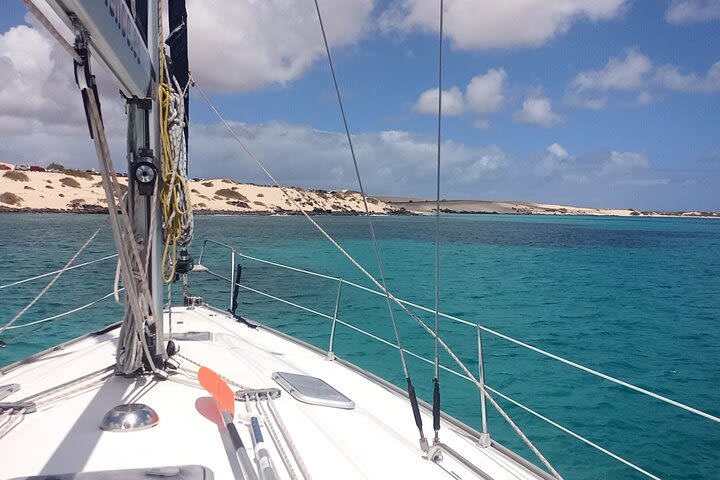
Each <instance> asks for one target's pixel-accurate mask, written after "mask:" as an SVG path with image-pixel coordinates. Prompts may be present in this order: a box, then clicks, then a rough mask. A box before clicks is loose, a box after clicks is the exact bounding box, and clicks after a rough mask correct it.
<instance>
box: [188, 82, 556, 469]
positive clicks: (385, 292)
mask: <svg viewBox="0 0 720 480" xmlns="http://www.w3.org/2000/svg"><path fill="white" fill-rule="evenodd" d="M191 82H192V85H193V86H194V87H195V88H196V89H197V90H198V92H199V93H200V96H201V97H202V98H203V100H205V102H206V103H207V104H208V106H209V107H210V109H211V110H212V111H213V112H214V113H215V115H216V116H217V117H218V120H220V123H222V124H223V126H224V127H225V128H226V129H227V131H228V133H229V134H230V136H232V137H233V139H234V140H235V141H236V142H237V143H238V145H240V148H242V149H243V151H244V152H245V153H246V154H247V155H248V157H250V159H251V160H253V161H254V162H255V164H256V165H257V166H258V167H259V168H260V169H261V170H262V171H263V172H264V173H265V175H267V177H268V178H269V179H270V180H271V181H272V182H273V184H274V185H275V186H276V187H278V188H279V189H280V191H281V192H282V193H283V195H285V197H286V198H287V199H288V201H289V202H290V204H291V205H292V206H293V207H295V209H297V211H298V212H300V213H301V214H302V215H303V216H304V217H305V218H306V219H307V220H308V221H309V222H310V223H311V224H312V226H313V227H315V228H316V229H317V230H318V231H319V232H320V233H321V234H322V236H323V237H325V238H326V239H327V241H329V242H330V243H331V244H332V245H333V246H334V247H335V248H337V249H338V251H339V252H340V253H341V254H342V255H343V256H344V257H345V258H347V259H348V261H350V263H352V264H353V265H354V266H355V267H356V268H357V269H358V270H360V272H361V273H362V274H363V275H365V276H366V277H367V278H368V280H370V281H371V282H372V283H373V284H374V285H375V286H376V287H377V288H379V289H380V290H381V292H382V294H383V295H389V296H390V299H391V300H392V301H393V302H395V304H397V305H398V306H399V307H400V308H401V309H402V310H403V311H404V312H405V313H407V314H408V315H409V316H410V317H411V318H412V319H413V320H415V322H416V323H417V324H418V325H420V327H422V328H423V330H425V331H426V332H428V333H429V334H430V335H432V336H434V332H433V330H432V328H430V327H429V326H428V325H427V324H426V323H425V322H423V321H422V320H421V319H420V317H418V316H417V315H416V314H415V313H413V312H412V311H411V310H410V309H409V308H408V307H407V306H406V305H405V303H404V302H403V301H401V300H400V299H398V298H397V297H395V296H394V295H393V294H392V293H391V292H389V291H388V290H386V289H384V288H383V286H382V285H381V284H380V282H378V281H377V280H376V279H375V277H373V276H372V274H371V273H370V272H368V271H367V270H366V269H365V267H363V266H362V265H361V264H360V263H359V262H358V261H357V260H355V258H354V257H353V256H352V255H350V254H349V253H348V252H347V250H345V249H344V248H343V247H342V246H341V245H340V244H339V243H337V241H336V240H335V239H334V238H333V237H332V236H330V234H329V233H327V232H326V231H325V229H324V228H322V227H321V226H320V225H319V224H318V223H317V222H316V221H315V220H313V218H312V217H311V216H310V215H309V214H308V213H307V212H306V211H305V210H304V209H303V208H301V207H300V205H299V204H298V203H297V202H296V201H295V199H294V198H293V197H292V195H290V194H289V193H288V191H287V189H286V188H285V187H283V186H282V185H281V184H280V183H279V182H278V181H277V179H276V178H275V177H274V176H273V174H272V173H270V171H269V170H268V169H267V168H266V167H265V165H264V164H263V163H262V162H261V161H260V160H259V159H258V158H257V157H256V156H255V154H254V153H252V151H251V150H250V149H249V148H248V147H247V145H245V142H243V140H242V139H241V138H240V136H239V135H238V134H237V133H236V132H235V130H233V128H232V126H231V125H230V124H229V123H228V121H227V120H225V117H223V116H222V114H220V111H219V110H218V109H217V107H216V106H215V104H214V103H213V102H212V100H211V99H210V97H208V95H207V94H206V93H205V91H204V90H203V89H202V88H201V87H200V86H199V85H198V84H197V81H196V80H195V79H193V78H192V76H191ZM363 288H364V287H363ZM483 328H484V329H486V328H485V327H483ZM486 330H487V329H486ZM437 341H438V343H439V344H440V346H441V347H443V349H444V350H445V351H446V352H447V353H448V355H450V358H452V360H453V361H454V362H455V363H457V365H458V366H459V367H460V369H461V370H462V371H463V372H464V373H465V375H467V377H468V378H469V379H470V381H471V382H472V383H473V384H475V386H476V387H477V388H478V389H479V390H480V391H482V389H481V385H480V382H479V381H478V380H477V379H476V378H475V375H473V374H472V373H471V372H470V370H468V369H467V367H466V366H465V364H464V363H463V362H462V360H460V358H459V357H458V356H457V355H456V354H455V352H453V350H452V349H451V348H450V346H449V345H448V344H447V343H445V341H444V340H443V339H442V337H440V336H438V337H437ZM413 413H415V411H413ZM419 415H420V413H419V409H418V416H419ZM522 439H523V441H524V442H525V443H526V444H528V445H532V442H531V441H530V439H529V438H527V437H526V436H523V437H522ZM533 448H534V447H533ZM541 461H543V464H544V465H545V466H546V467H548V468H549V469H550V468H552V466H550V465H549V462H547V460H545V459H544V457H543V458H542V459H541Z"/></svg>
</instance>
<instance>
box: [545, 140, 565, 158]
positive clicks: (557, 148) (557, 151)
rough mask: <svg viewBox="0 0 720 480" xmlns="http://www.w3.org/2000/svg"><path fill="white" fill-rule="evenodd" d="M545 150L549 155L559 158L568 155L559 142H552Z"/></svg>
mask: <svg viewBox="0 0 720 480" xmlns="http://www.w3.org/2000/svg"><path fill="white" fill-rule="evenodd" d="M547 151H548V153H549V154H550V155H553V156H555V157H557V158H560V159H565V158H568V157H569V156H570V154H569V153H568V151H567V150H565V149H564V148H563V146H562V145H560V144H559V143H553V144H552V145H550V146H548V147H547Z"/></svg>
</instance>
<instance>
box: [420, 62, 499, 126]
mask: <svg viewBox="0 0 720 480" xmlns="http://www.w3.org/2000/svg"><path fill="white" fill-rule="evenodd" d="M506 79H507V73H505V70H504V69H502V68H491V69H490V70H488V71H487V72H486V73H484V74H481V75H476V76H475V77H473V78H472V79H471V80H470V82H469V83H468V85H467V87H466V88H465V93H463V92H462V91H461V90H460V88H458V87H452V88H451V89H449V90H443V112H442V113H443V115H460V114H462V113H473V114H476V115H485V114H489V113H494V112H497V111H498V110H500V109H501V107H502V105H503V103H504V101H505V89H506ZM437 104H438V89H437V88H431V89H430V90H426V91H424V92H422V93H421V94H420V98H418V100H417V102H415V105H414V106H413V110H415V111H416V112H419V113H433V114H437ZM480 124H481V125H484V127H479V128H488V127H489V126H490V122H488V121H487V120H484V121H481V123H480Z"/></svg>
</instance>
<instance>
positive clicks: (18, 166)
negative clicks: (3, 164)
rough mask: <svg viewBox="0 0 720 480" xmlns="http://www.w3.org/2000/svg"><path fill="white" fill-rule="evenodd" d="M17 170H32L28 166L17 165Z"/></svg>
mask: <svg viewBox="0 0 720 480" xmlns="http://www.w3.org/2000/svg"><path fill="white" fill-rule="evenodd" d="M15 170H22V171H28V170H30V167H29V166H27V165H17V166H16V167H15Z"/></svg>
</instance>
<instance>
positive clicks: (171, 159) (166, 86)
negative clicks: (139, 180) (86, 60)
mask: <svg viewBox="0 0 720 480" xmlns="http://www.w3.org/2000/svg"><path fill="white" fill-rule="evenodd" d="M159 30H160V33H159V35H160V39H159V45H160V49H161V51H160V77H159V78H160V82H159V86H158V105H159V114H160V138H161V151H162V154H161V179H162V189H161V190H160V206H161V209H162V215H163V224H164V227H165V246H164V248H163V254H162V265H163V272H162V275H163V280H164V281H165V283H170V282H172V281H173V280H174V278H175V267H176V263H177V244H178V241H179V240H180V238H181V237H182V234H183V228H184V225H183V216H185V215H187V214H188V213H190V209H191V207H190V191H189V187H188V184H187V181H186V178H185V176H184V175H179V174H178V173H177V164H176V162H175V155H173V153H174V152H173V149H172V142H171V139H170V129H169V117H170V106H171V103H172V87H171V86H170V83H169V78H168V73H167V64H166V60H165V55H164V52H163V51H162V50H163V45H164V40H163V36H162V35H163V33H162V25H161V28H160V29H159ZM182 194H184V196H185V200H186V203H187V206H186V207H185V208H184V209H183V207H182V205H181V202H180V197H181V195H182ZM171 247H172V248H171ZM171 251H172V256H171V257H170V258H169V254H170V252H171ZM168 268H169V269H168Z"/></svg>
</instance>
